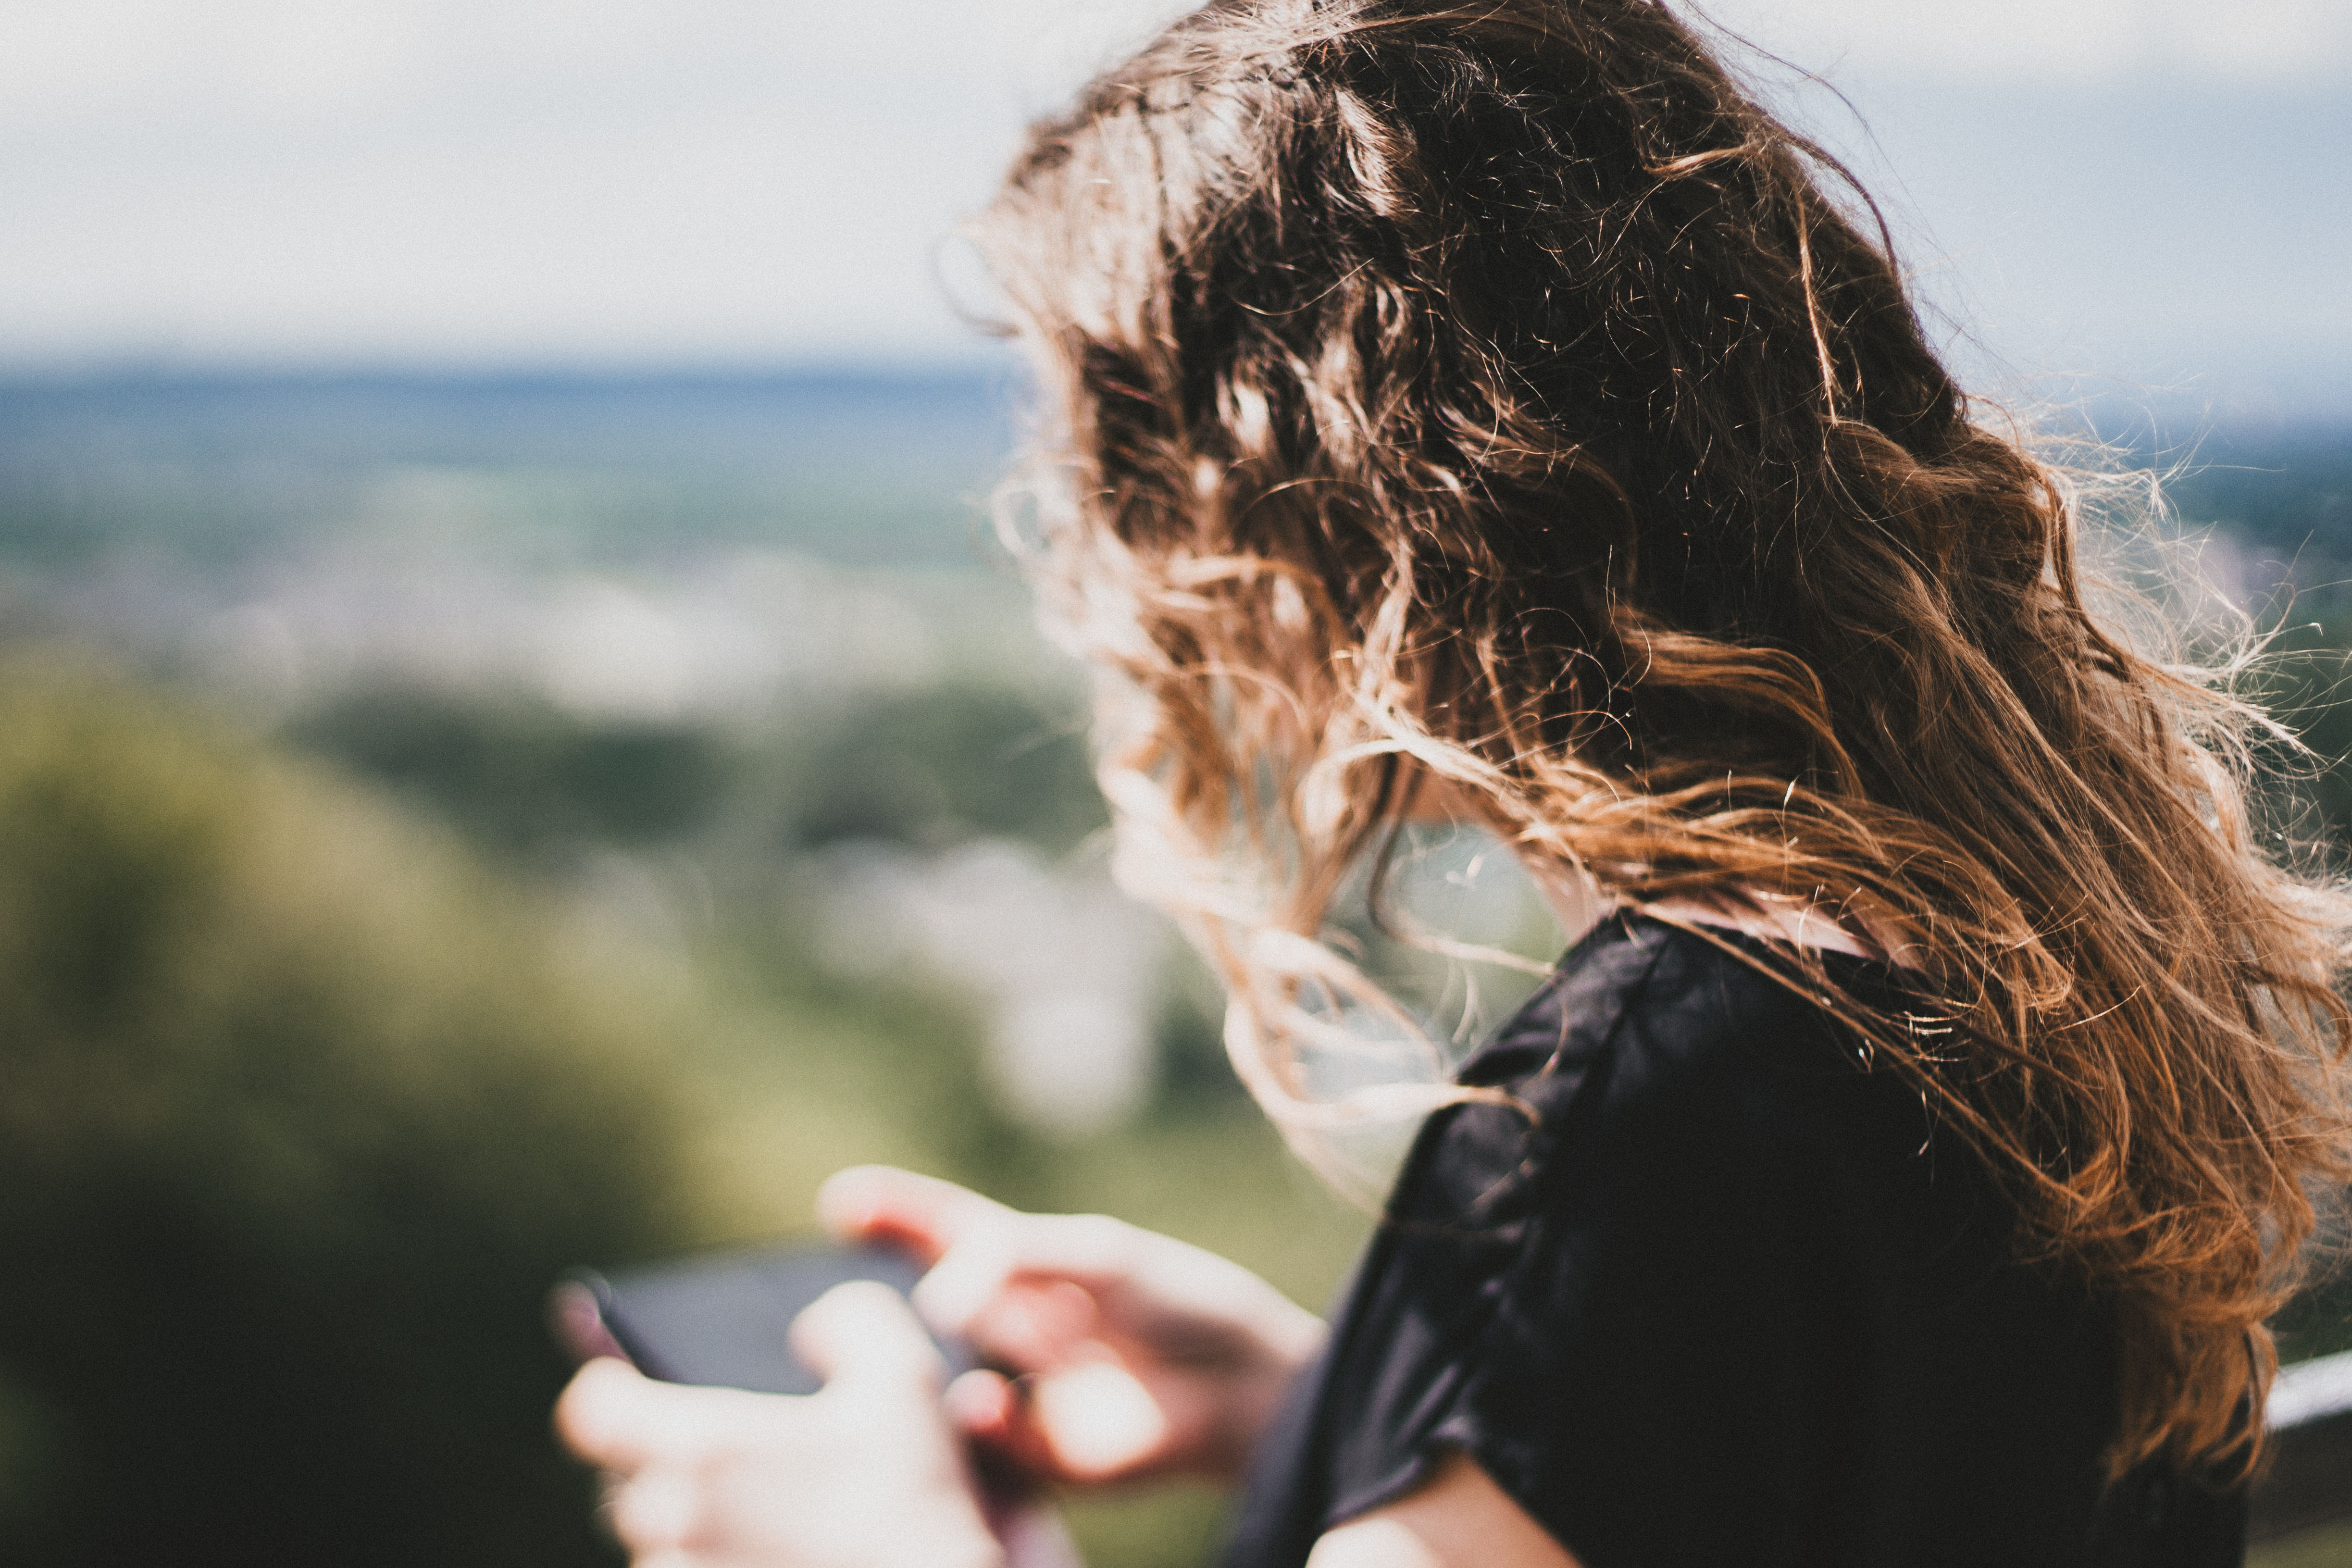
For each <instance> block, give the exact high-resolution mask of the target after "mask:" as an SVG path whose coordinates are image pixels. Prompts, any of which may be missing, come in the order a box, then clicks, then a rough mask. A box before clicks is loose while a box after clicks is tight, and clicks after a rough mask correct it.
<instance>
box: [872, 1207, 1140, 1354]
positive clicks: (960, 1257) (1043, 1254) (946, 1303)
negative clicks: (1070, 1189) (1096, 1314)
mask: <svg viewBox="0 0 2352 1568" xmlns="http://www.w3.org/2000/svg"><path fill="white" fill-rule="evenodd" d="M1000 1213H1001V1217H999V1218H995V1219H993V1220H992V1222H989V1223H979V1224H973V1225H971V1226H969V1227H968V1228H967V1229H966V1230H965V1231H964V1233H963V1234H962V1235H961V1236H959V1237H957V1238H956V1239H955V1240H954V1242H953V1244H952V1245H950V1247H948V1248H947V1250H946V1251H945V1252H944V1253H942V1254H941V1255H940V1259H939V1261H938V1262H937V1263H936V1264H934V1265H933V1266H932V1268H931V1271H930V1272H929V1274H927V1275H925V1276H924V1277H923V1282H922V1283H921V1284H920V1285H918V1286H917V1287H916V1288H915V1305H916V1307H917V1308H918V1309H919V1310H920V1311H921V1312H922V1314H923V1318H924V1321H927V1322H929V1323H930V1324H932V1325H933V1326H934V1327H936V1328H938V1329H940V1330H941V1331H944V1332H948V1333H956V1334H964V1335H968V1336H969V1335H973V1334H975V1332H976V1331H979V1330H980V1329H981V1328H982V1323H981V1319H982V1314H983V1313H984V1312H986V1311H987V1310H988V1309H989V1308H990V1307H991V1305H992V1304H993V1303H995V1302H997V1301H998V1300H1002V1299H1003V1296H1004V1294H1005V1292H1006V1290H1007V1289H1009V1288H1010V1287H1011V1286H1012V1285H1013V1283H1014V1282H1015V1281H1018V1280H1056V1281H1062V1282H1066V1283H1067V1284H1071V1285H1075V1286H1077V1287H1079V1288H1080V1289H1084V1290H1087V1291H1091V1292H1101V1291H1105V1290H1112V1289H1130V1288H1132V1287H1133V1286H1134V1285H1135V1284H1136V1283H1137V1275H1138V1272H1139V1267H1140V1265H1141V1263H1142V1261H1143V1259H1142V1258H1141V1252H1142V1249H1143V1244H1144V1243H1145V1241H1146V1240H1147V1238H1146V1237H1145V1233H1143V1232H1141V1231H1139V1230H1137V1229H1135V1228H1134V1227H1133V1226H1129V1225H1127V1224H1124V1223H1122V1222H1121V1221H1118V1220H1115V1219H1108V1218H1106V1217H1105V1216H1103V1215H1028V1214H1017V1213H1014V1212H1013V1211H1012V1210H1010V1209H1005V1210H1002V1211H1000Z"/></svg>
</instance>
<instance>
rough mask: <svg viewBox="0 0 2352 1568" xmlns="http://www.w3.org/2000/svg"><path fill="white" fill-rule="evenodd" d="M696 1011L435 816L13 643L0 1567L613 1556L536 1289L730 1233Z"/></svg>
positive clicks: (2, 1084)
mask: <svg viewBox="0 0 2352 1568" xmlns="http://www.w3.org/2000/svg"><path fill="white" fill-rule="evenodd" d="M691 1026H692V1020H690V1019H685V1018H680V1017H678V1016H676V1010H675V1009H674V1008H671V1007H669V1006H667V1005H666V1004H664V1003H663V1002H662V1001H660V1000H658V999H657V998H655V997H653V996H651V995H650V994H646V993H645V992H643V991H642V990H639V989H633V988H632V987H631V986H630V985H629V984H626V983H625V982H621V981H616V980H614V979H612V978H610V977H609V976H600V975H598V974H594V973H589V972H587V971H585V970H584V969H583V967H582V966H581V965H579V964H578V963H576V962H575V961H572V959H569V958H567V955H566V954H565V952H562V949H561V948H560V946H559V945H558V944H556V943H554V942H551V941H550V940H548V938H547V936H546V934H545V932H544V931H542V930H541V929H540V928H539V927H537V926H535V925H534V923H533V922H532V921H530V919H529V918H527V914H526V911H525V910H522V909H521V908H520V907H519V906H518V905H516V904H515V903H514V901H513V900H510V899H509V898H506V897H503V896H501V895H500V894H499V893H498V892H497V891H496V890H495V889H492V888H491V887H489V886H488V884H486V883H485V882H484V881H482V880H481V879H479V878H478V876H475V875H473V874H472V873H470V872H469V870H468V868H467V867H466V866H465V865H464V864H463V863H462V861H461V860H460V859H459V858H457V857H456V856H454V855H453V854H451V853H450V851H449V850H448V848H447V847H446V845H444V844H442V843H440V842H438V841H437V840H436V839H435V838H434V837H431V836H430V835H427V834H425V833H423V832H421V831H419V830H417V829H415V827H413V826H409V825H407V824H404V823H402V822H399V821H396V820H394V819H393V818H391V817H389V816H386V815H384V814H383V813H381V812H379V811H376V810H373V809H371V808H370V807H369V806H368V805H366V803H364V802H362V801H360V800H358V799H356V798H354V797H353V796H352V795H349V794H348V793H346V792H341V791H338V790H335V789H333V788H331V787H329V786H327V785H325V784H322V783H321V782H320V781H319V780H317V779H313V778H310V777H306V776H304V775H302V774H300V773H296V772H294V771H292V770H289V769H288V768H285V767H283V766H280V765H277V764H273V763H268V762H265V761H263V760H262V759H260V758H258V757H257V756H256V755H254V754H252V752H250V751H249V750H247V748H245V747H243V746H240V745H238V744H236V743H234V742H229V741H226V740H224V739H221V738H219V737H218V736H215V735H213V734H208V733H206V732H205V730H204V728H203V727H202V726H200V725H198V724H197V723H195V722H194V721H192V720H191V719H190V718H189V717H188V716H186V715H184V714H180V713H174V712H172V711H170V710H166V709H165V708H164V707H163V705H162V704H161V703H160V702H159V701H157V700H154V699H153V698H150V697H142V696H140V695H137V694H135V693H133V692H132V691H131V690H129V689H126V688H124V687H122V686H121V685H119V684H116V683H115V682H113V681H110V680H108V679H100V678H94V677H90V676H88V675H84V674H78V673H74V672H72V671H69V670H68V669H64V668H58V667H54V666H45V665H41V664H36V663H30V662H26V661H24V660H19V661H17V662H16V663H14V664H13V665H12V666H10V667H9V668H7V670H6V671H5V679H0V1389H5V1394H4V1395H0V1411H5V1414H0V1431H5V1438H0V1460H4V1461H5V1464H6V1465H7V1466H8V1470H7V1474H6V1479H5V1482H0V1507H5V1510H6V1512H5V1519H0V1543H5V1546H0V1556H5V1557H6V1558H8V1559H9V1560H11V1561H16V1562H42V1563H60V1564H63V1563H167V1562H169V1563H186V1562H223V1563H226V1562H237V1563H272V1562H285V1563H293V1562H336V1563H423V1562H427V1561H432V1562H441V1563H561V1562H576V1561H582V1560H587V1559H590V1558H591V1557H592V1555H593V1553H594V1552H595V1550H596V1548H595V1545H594V1543H593V1541H592V1539H591V1537H590V1534H589V1530H588V1525H587V1521H586V1516H585V1513H584V1511H583V1510H584V1492H583V1485H582V1483H581V1480H580V1478H579V1477H577V1476H576V1475H574V1474H573V1473H572V1470H571V1469H570V1468H569V1467H567V1466H566V1465H565V1464H564V1463H563V1462H562V1461H561V1460H560V1459H559V1458H557V1457H556V1456H555V1455H554V1453H553V1452H552V1451H551V1447H550V1445H549V1444H548V1442H547V1440H546V1437H545V1435H544V1426H545V1415H544V1410H545V1405H546V1401H547V1399H548V1398H549V1397H550V1396H551V1394H552V1392H553V1391H554V1389H555V1388H556V1387H557V1386H558V1385H559V1384H560V1381H561V1377H562V1371H563V1368H562V1365H561V1364H560V1363H559V1362H558V1360H557V1359H556V1357H555V1356H554V1354H553V1353H552V1352H551V1348H550V1347H549V1345H548V1343H547V1341H546V1336H545V1333H544V1331H543V1330H542V1327H541V1317H540V1302H541V1298H542V1295H543V1293H544V1291H545V1290H546V1289H547V1284H548V1281H549V1279H551V1277H552V1275H553V1273H554V1271H556V1270H559V1269H561V1268H563V1267H564V1266H566V1265H567V1264H569V1263H572V1262H574V1261H577V1260H579V1259H582V1258H604V1257H612V1256H620V1255H629V1254H636V1253H641V1252H644V1251H646V1250H651V1249H657V1248H659V1247H665V1246H670V1245H676V1244H677V1241H678V1240H679V1239H680V1238H682V1237H687V1236H688V1235H691V1234H693V1233H694V1232H695V1231H696V1230H697V1229H698V1228H700V1227H701V1225H702V1224H703V1223H704V1222H702V1221H700V1219H699V1217H698V1215H696V1214H695V1212H694V1208H695V1202H696V1200H695V1196H694V1194H693V1193H692V1191H691V1186H690V1183H689V1180H688V1177H689V1174H690V1173H689V1172H688V1169H687V1166H686V1164H685V1162H684V1160H683V1159H682V1157H681V1151H682V1150H683V1149H684V1148H685V1147H686V1146H687V1145H686V1141H685V1139H684V1138H683V1136H682V1129H683V1128H684V1126H685V1121H684V1118H685V1115H686V1112H687V1108H686V1107H685V1105H684V1104H683V1103H682V1101H681V1100H680V1097H679V1095H678V1093H677V1091H676V1090H675V1089H673V1088H672V1087H671V1086H670V1084H669V1083H668V1081H667V1079H665V1077H664V1075H663V1074H662V1072H661V1070H660V1063H659V1061H658V1060H657V1059H656V1058H655V1057H654V1056H653V1054H652V1053H651V1052H650V1051H649V1050H648V1048H647V1047H648V1045H649V1044H650V1043H652V1042H655V1041H657V1040H659V1039H660V1038H661V1037H664V1036H665V1035H669V1034H674V1033H676V1032H677V1030H678V1029H680V1028H681V1027H691ZM427 1500H429V1501H427Z"/></svg>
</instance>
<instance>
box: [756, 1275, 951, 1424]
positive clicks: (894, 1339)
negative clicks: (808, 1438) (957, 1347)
mask: <svg viewBox="0 0 2352 1568" xmlns="http://www.w3.org/2000/svg"><path fill="white" fill-rule="evenodd" d="M792 1343H793V1353H794V1354H796V1355H798V1356H799V1357H800V1358H801V1360H802V1361H803V1362H804V1363H807V1365H808V1368H809V1370H810V1371H812V1372H814V1373H816V1374H817V1375H818V1376H819V1377H821V1378H823V1379H824V1384H825V1392H826V1393H828V1394H830V1393H832V1392H834V1391H835V1389H836V1388H843V1387H846V1388H851V1389H855V1390H856V1391H858V1392H860V1393H861V1394H863V1393H866V1392H869V1391H871V1392H880V1391H888V1392H893V1393H906V1394H914V1395H917V1396H919V1397H920V1398H922V1399H925V1400H929V1399H935V1398H937V1397H938V1395H939V1391H940V1383H941V1382H942V1381H943V1380H944V1378H945V1376H946V1368H945V1367H944V1366H943V1365H942V1364H941V1363H940V1352H939V1350H938V1348H937V1347H936V1346H934V1345H933V1344H932V1343H931V1337H930V1335H929V1334H928V1333H926V1332H924V1331H923V1325H922V1324H921V1323H920V1322H919V1321H917V1320H916V1318H915V1314H914V1312H913V1310H911V1309H910V1308H908V1305H907V1299H906V1298H905V1297H903V1296H901V1295H899V1294H898V1292H897V1291H896V1290H893V1289H890V1288H889V1287H888V1286H887V1285H881V1284H877V1283H876V1282H874V1281H873V1280H870V1279H855V1280H852V1281H850V1282H849V1283H848V1284H846V1285H836V1286H835V1287H834V1288H833V1289H830V1290H828V1291H826V1292H825V1293H824V1295H822V1296H820V1297H818V1298H817V1299H816V1300H814V1301H813V1302H811V1303H810V1304H809V1305H808V1307H807V1308H806V1309H805V1310H803V1311H802V1313H801V1315H800V1316H799V1317H797V1318H795V1319H793V1327H792Z"/></svg>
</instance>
